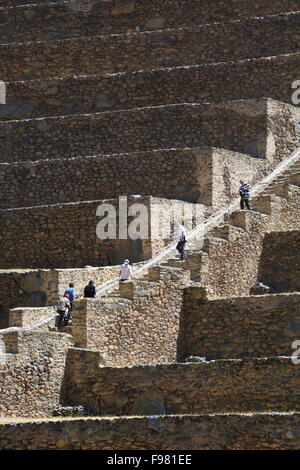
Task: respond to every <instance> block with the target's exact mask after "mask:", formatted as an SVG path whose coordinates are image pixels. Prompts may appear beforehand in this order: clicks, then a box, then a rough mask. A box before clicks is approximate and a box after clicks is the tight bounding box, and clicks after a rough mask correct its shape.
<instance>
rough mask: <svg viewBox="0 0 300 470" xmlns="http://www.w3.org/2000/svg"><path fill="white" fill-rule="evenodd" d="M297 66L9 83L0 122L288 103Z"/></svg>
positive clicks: (251, 64)
mask: <svg viewBox="0 0 300 470" xmlns="http://www.w3.org/2000/svg"><path fill="white" fill-rule="evenodd" d="M280 66H282V67H283V68H284V73H282V69H281V68H280ZM299 66H300V54H294V55H291V56H284V57H280V58H279V59H278V58H277V57H276V58H272V59H261V60H259V61H254V60H252V61H251V60H250V61H246V62H245V61H241V62H238V63H237V64H235V63H232V62H230V63H225V64H216V65H211V66H210V65H204V66H198V65H197V66H194V67H178V68H172V69H158V70H150V71H149V70H148V71H144V72H133V73H128V74H114V75H108V76H107V75H97V76H91V77H78V78H76V79H74V78H65V79H63V80H62V79H60V80H53V79H52V80H40V81H39V80H38V81H26V82H17V83H13V82H12V83H9V84H7V86H6V94H7V104H6V105H1V109H0V113H1V114H0V118H2V119H4V120H5V119H29V118H33V117H47V116H61V115H64V116H66V115H70V114H79V113H95V112H99V111H107V110H124V109H131V108H137V107H145V106H161V105H168V104H170V105H171V104H173V103H220V102H225V101H233V100H240V99H252V98H263V97H264V98H272V99H277V100H279V101H282V102H286V103H291V97H292V93H293V90H292V84H293V82H294V81H295V80H296V78H295V76H296V75H295V74H296V72H295V70H297V69H299ZM237 74H238V76H239V78H238V80H237ZM237 81H238V84H237Z"/></svg>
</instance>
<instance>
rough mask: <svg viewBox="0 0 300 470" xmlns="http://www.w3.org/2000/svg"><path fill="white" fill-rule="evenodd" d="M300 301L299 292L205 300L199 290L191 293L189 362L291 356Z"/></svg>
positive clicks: (187, 303)
mask: <svg viewBox="0 0 300 470" xmlns="http://www.w3.org/2000/svg"><path fill="white" fill-rule="evenodd" d="M299 300H300V295H299V294H288V295H285V294H277V295H258V296H250V297H249V296H247V297H231V298H226V299H217V300H209V301H203V298H202V292H201V290H200V289H199V288H198V287H190V288H188V289H186V291H185V295H184V309H183V330H184V331H183V333H182V342H183V343H184V350H185V351H184V358H186V357H189V356H200V357H206V358H207V359H222V358H227V359H237V358H243V357H271V356H288V355H290V354H291V353H292V352H293V350H292V347H291V346H292V343H293V341H295V340H297V339H298V337H299V333H300V330H299V324H298V321H297V319H298V318H299V313H300V302H299Z"/></svg>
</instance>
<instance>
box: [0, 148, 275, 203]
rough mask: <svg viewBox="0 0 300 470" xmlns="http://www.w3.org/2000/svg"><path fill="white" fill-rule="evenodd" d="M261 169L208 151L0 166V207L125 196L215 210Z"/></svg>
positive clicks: (246, 159)
mask: <svg viewBox="0 0 300 470" xmlns="http://www.w3.org/2000/svg"><path fill="white" fill-rule="evenodd" d="M265 167H266V161H265V160H264V159H262V160H261V159H254V158H251V157H250V156H248V155H242V154H236V153H235V152H230V151H226V150H224V149H215V148H206V147H202V148H194V149H193V148H191V149H178V150H176V149H171V150H157V151H153V152H143V153H139V152H137V153H132V154H122V155H99V156H93V157H81V158H76V159H70V160H66V159H65V160H48V161H43V160H40V161H37V162H19V163H12V164H0V207H3V208H8V207H26V206H35V205H40V204H41V202H42V203H43V204H56V203H61V202H73V201H88V200H93V199H100V198H101V199H109V198H116V197H118V196H120V195H124V194H141V195H144V196H146V195H152V196H156V197H164V198H169V199H179V200H184V201H187V202H198V203H202V204H206V205H214V207H219V206H220V205H224V204H226V203H227V202H229V200H230V199H231V198H232V197H233V196H236V192H237V187H238V185H239V179H240V178H241V177H243V178H246V179H247V181H250V182H252V181H253V180H255V179H257V178H260V177H262V175H263V174H264V170H265ZM66 174H67V175H68V181H67V182H66V177H65V175H66ZM157 175H159V176H157ZM27 188H30V191H27Z"/></svg>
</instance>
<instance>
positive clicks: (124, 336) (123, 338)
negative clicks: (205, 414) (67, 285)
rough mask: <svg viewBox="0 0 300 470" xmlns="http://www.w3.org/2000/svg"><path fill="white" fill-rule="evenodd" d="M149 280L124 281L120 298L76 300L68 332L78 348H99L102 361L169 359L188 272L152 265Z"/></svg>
mask: <svg viewBox="0 0 300 470" xmlns="http://www.w3.org/2000/svg"><path fill="white" fill-rule="evenodd" d="M150 272H151V275H150V279H149V280H146V279H145V280H133V281H127V282H126V283H123V284H121V285H120V296H121V298H118V297H113V298H108V299H105V298H104V299H83V300H80V301H79V302H75V308H74V312H73V319H72V334H73V336H74V341H75V344H76V345H77V346H78V347H81V348H92V349H97V350H99V351H100V358H101V359H100V360H101V362H102V363H103V364H108V365H114V366H125V365H134V364H149V363H150V364H155V363H157V362H173V361H176V358H177V342H178V335H179V328H180V322H181V309H182V301H183V300H182V296H183V293H182V288H183V287H185V286H187V285H189V279H190V276H189V272H187V271H181V270H180V269H176V268H163V269H161V270H160V269H159V268H152V270H150Z"/></svg>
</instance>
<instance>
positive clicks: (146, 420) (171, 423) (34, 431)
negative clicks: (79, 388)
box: [0, 413, 299, 451]
mask: <svg viewBox="0 0 300 470" xmlns="http://www.w3.org/2000/svg"><path fill="white" fill-rule="evenodd" d="M298 429H299V413H290V414H280V413H277V414H255V415H253V416H251V415H243V414H239V415H234V414H227V415H213V416H209V415H202V416H200V417H199V416H160V417H157V416H150V417H140V418H121V419H109V420H108V419H105V418H94V419H86V420H82V419H73V420H71V419H70V420H64V421H61V420H59V419H55V420H54V421H48V422H35V423H32V422H29V423H21V424H0V440H1V446H2V448H3V449H6V450H13V449H14V450H25V449H28V450H34V449H35V450H44V449H45V448H47V449H51V450H112V451H114V450H115V449H116V448H118V449H120V450H128V449H133V450H134V449H135V450H142V449H150V450H154V451H157V449H162V450H178V442H180V449H181V450H187V451H188V450H208V449H211V450H213V449H215V450H217V449H219V450H224V449H228V450H233V449H236V450H255V449H256V450H279V449H280V450H281V449H282V450H292V449H294V450H298V449H299V431H298ZM212 435H213V436H214V438H213V439H212V437H211V436H212Z"/></svg>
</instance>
